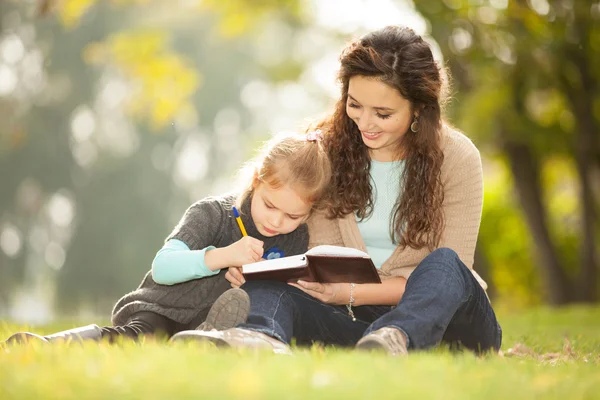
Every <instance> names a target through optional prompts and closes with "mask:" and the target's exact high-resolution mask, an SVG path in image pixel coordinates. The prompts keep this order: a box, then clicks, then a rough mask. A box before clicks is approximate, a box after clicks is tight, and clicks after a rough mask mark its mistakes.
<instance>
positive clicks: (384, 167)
mask: <svg viewBox="0 0 600 400" xmlns="http://www.w3.org/2000/svg"><path fill="white" fill-rule="evenodd" d="M403 169H404V161H403V160H400V161H391V162H381V161H375V160H371V170H370V175H371V183H372V184H373V213H372V214H371V216H370V217H369V218H368V219H364V220H363V221H362V222H361V221H358V219H357V223H358V230H359V231H360V234H361V236H362V238H363V240H364V242H365V245H366V246H367V253H369V255H370V256H371V258H372V259H373V263H374V264H375V266H376V267H377V268H381V266H382V265H383V263H384V262H385V261H386V260H387V259H388V258H389V257H390V256H391V255H392V253H393V252H394V250H395V249H396V247H397V245H396V244H394V243H393V242H392V238H391V236H390V226H391V225H390V221H391V218H392V217H393V215H392V212H393V210H394V205H395V204H396V200H397V199H398V194H399V193H400V191H401V187H400V176H401V174H402V171H403Z"/></svg>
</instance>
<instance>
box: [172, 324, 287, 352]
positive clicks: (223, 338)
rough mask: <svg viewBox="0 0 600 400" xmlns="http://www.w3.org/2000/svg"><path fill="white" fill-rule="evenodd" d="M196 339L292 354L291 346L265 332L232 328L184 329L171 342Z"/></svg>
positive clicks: (221, 345) (196, 340)
mask: <svg viewBox="0 0 600 400" xmlns="http://www.w3.org/2000/svg"><path fill="white" fill-rule="evenodd" d="M182 341H194V342H199V343H201V342H204V343H213V344H214V345H216V346H217V347H247V348H254V349H269V350H272V351H273V352H274V353H277V354H292V351H291V350H290V346H288V345H287V344H285V343H283V342H281V341H279V340H277V339H274V338H272V337H270V336H267V335H265V334H264V333H260V332H254V331H250V330H247V329H241V328H231V329H227V330H224V331H183V332H179V333H177V334H175V335H174V336H173V337H172V338H171V342H182Z"/></svg>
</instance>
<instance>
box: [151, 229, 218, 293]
mask: <svg viewBox="0 0 600 400" xmlns="http://www.w3.org/2000/svg"><path fill="white" fill-rule="evenodd" d="M214 248H215V247H214V246H208V247H206V248H204V249H202V250H190V248H189V247H188V246H187V245H186V244H185V243H184V242H182V241H181V240H177V239H170V240H168V241H167V242H166V243H165V245H164V246H163V247H162V249H160V250H159V251H158V253H156V256H155V257H154V261H152V279H154V281H155V282H156V283H160V284H162V285H175V284H177V283H182V282H187V281H191V280H193V279H199V278H204V277H207V276H212V275H216V274H218V273H219V270H217V271H211V270H210V269H208V267H207V266H206V264H205V263H204V254H205V253H206V251H207V250H212V249H214Z"/></svg>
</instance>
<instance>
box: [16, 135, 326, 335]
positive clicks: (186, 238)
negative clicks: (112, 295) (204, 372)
mask: <svg viewBox="0 0 600 400" xmlns="http://www.w3.org/2000/svg"><path fill="white" fill-rule="evenodd" d="M250 166H251V167H252V168H253V169H254V171H253V176H252V178H251V182H249V184H248V185H247V187H246V188H245V189H244V191H243V192H242V193H241V194H240V195H239V196H234V195H229V196H223V197H208V198H205V199H203V200H200V201H198V202H196V203H195V204H193V205H192V206H190V207H189V208H188V210H187V211H186V212H185V214H184V216H183V217H182V219H181V221H180V222H179V223H178V224H177V226H176V227H175V229H174V230H173V232H172V233H171V234H170V235H169V237H168V238H167V239H166V242H165V245H164V246H163V248H162V249H160V250H159V251H158V253H157V254H156V257H155V259H154V261H153V263H152V270H151V271H150V272H148V273H147V274H146V276H145V277H144V279H143V281H142V283H141V284H140V286H139V287H138V289H137V290H135V291H133V292H131V293H129V294H127V295H125V296H124V297H122V298H121V299H120V300H119V301H118V302H117V304H116V305H115V307H114V309H113V313H112V323H113V326H112V327H102V328H101V327H99V326H97V325H88V326H85V327H80V328H76V329H72V330H69V331H65V332H59V333H56V334H53V335H49V336H40V335H35V334H32V333H27V332H22V333H17V334H15V335H13V336H11V337H10V338H9V340H7V342H20V341H27V340H29V339H37V340H42V341H51V342H52V341H56V340H64V339H76V340H80V339H94V340H100V339H102V338H109V340H111V341H112V340H114V339H115V338H116V337H118V336H127V337H131V338H137V336H138V335H140V334H152V333H156V332H159V331H160V332H164V333H166V334H167V335H168V336H171V335H173V334H174V333H176V332H179V331H182V330H187V329H194V328H196V327H198V325H199V324H200V323H202V322H204V324H203V325H201V328H206V329H210V328H217V329H226V328H230V327H233V326H235V325H236V324H238V323H241V322H244V321H245V318H246V314H247V308H248V306H249V305H248V300H247V295H246V294H245V293H244V292H243V291H241V290H240V289H231V291H230V292H228V293H227V295H224V296H222V297H221V298H219V296H221V295H222V294H223V293H225V292H226V290H227V289H228V288H229V287H230V284H229V282H228V281H227V280H226V279H225V272H226V270H227V268H228V267H231V266H241V265H243V264H246V263H251V262H254V261H258V260H260V259H261V258H274V257H284V256H291V255H296V254H302V253H304V252H305V251H306V250H307V249H308V229H307V227H306V224H305V222H306V220H307V218H308V217H309V215H310V214H311V212H312V210H313V208H315V207H316V205H317V202H318V200H319V198H320V197H321V195H322V194H323V192H324V190H325V188H326V187H327V185H328V184H329V181H330V177H331V167H330V163H329V159H328V157H327V154H326V152H325V150H324V148H323V146H322V143H321V141H320V135H319V134H318V133H315V132H309V133H308V134H307V135H279V136H277V137H275V138H273V139H272V140H271V141H269V142H268V143H267V145H266V147H265V148H264V150H263V152H262V154H261V155H260V156H259V157H258V158H257V159H256V160H255V162H254V163H252V164H250ZM234 207H237V209H239V210H240V214H241V218H242V221H243V226H244V227H245V230H246V231H247V236H245V235H242V232H241V227H240V226H239V225H238V223H237V221H236V219H235V217H234V212H233V208H234ZM217 298H219V302H218V303H216V304H215V301H216V300H217ZM213 304H214V307H213V308H212V310H211V312H210V313H209V310H210V309H211V306H213ZM244 307H245V309H244ZM231 313H233V314H231ZM207 316H208V319H207Z"/></svg>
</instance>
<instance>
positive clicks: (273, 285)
mask: <svg viewBox="0 0 600 400" xmlns="http://www.w3.org/2000/svg"><path fill="white" fill-rule="evenodd" d="M242 288H243V289H244V290H245V291H246V292H247V293H248V295H249V296H250V304H251V306H250V315H249V316H248V321H247V323H246V324H243V325H240V326H239V327H240V328H244V329H249V330H254V331H258V332H262V333H265V334H267V335H269V336H271V337H274V338H276V339H279V340H281V341H282V342H285V343H288V344H290V343H291V342H292V339H295V341H296V344H298V345H306V344H311V343H312V342H321V343H323V344H326V345H327V344H332V345H338V346H353V345H355V344H356V342H357V341H358V340H359V339H360V338H361V337H362V336H365V335H367V334H369V333H371V332H373V331H375V330H377V329H380V328H383V327H394V328H397V329H400V330H401V331H402V332H404V333H405V334H406V337H407V338H408V348H409V349H427V348H430V347H433V346H436V345H438V344H439V343H440V342H446V343H449V344H450V345H451V347H453V348H454V347H456V346H464V347H466V348H468V349H471V350H474V351H476V352H483V351H487V350H491V349H494V350H499V349H500V344H501V342H502V329H501V328H500V325H499V324H498V322H497V321H496V315H495V314H494V310H493V309H492V306H491V305H490V302H489V300H488V298H487V296H486V294H485V291H484V290H483V289H482V288H481V286H480V285H479V283H478V282H477V280H476V279H475V278H474V276H473V274H472V273H471V271H470V270H469V269H468V268H467V267H466V266H465V265H464V264H463V262H462V261H461V260H460V259H459V257H458V255H457V254H456V253H455V252H454V251H453V250H450V249H447V248H441V249H437V250H435V251H433V252H432V253H431V254H430V255H428V256H427V257H425V258H424V259H423V261H421V263H420V264H419V265H418V266H417V268H416V269H415V270H414V271H413V273H412V274H411V275H410V278H409V279H408V281H407V282H406V290H405V292H404V295H403V296H402V299H401V300H400V302H399V303H398V305H397V306H395V307H390V306H358V307H354V308H353V310H354V315H355V316H356V321H352V319H351V318H350V317H349V315H348V312H347V309H346V307H345V306H334V305H329V304H325V303H322V302H320V301H319V300H317V299H315V298H313V297H311V296H310V295H308V294H306V293H304V292H302V291H301V290H299V289H296V288H295V287H293V286H290V285H288V284H286V283H281V282H275V281H248V282H246V283H245V284H244V285H243V286H242Z"/></svg>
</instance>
